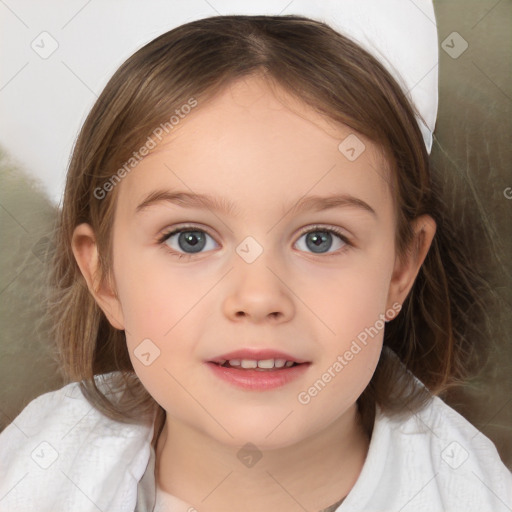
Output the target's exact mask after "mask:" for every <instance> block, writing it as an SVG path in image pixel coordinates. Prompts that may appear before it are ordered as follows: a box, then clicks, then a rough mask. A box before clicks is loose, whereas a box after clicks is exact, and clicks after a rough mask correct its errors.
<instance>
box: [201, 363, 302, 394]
mask: <svg viewBox="0 0 512 512" xmlns="http://www.w3.org/2000/svg"><path fill="white" fill-rule="evenodd" d="M206 364H207V366H209V367H210V368H211V369H212V371H213V373H214V375H216V376H217V377H219V378H220V379H223V380H225V381H226V382H229V383H230V384H233V385H235V386H238V387H239V388H242V389H250V390H254V391H265V390H268V389H275V388H279V387H281V386H284V385H285V384H288V383H289V382H291V381H293V380H294V379H297V378H298V377H300V376H301V375H303V374H304V372H305V371H306V370H307V369H308V367H309V365H310V364H311V363H303V364H298V365H297V366H292V367H290V368H283V369H279V370H271V371H270V370H267V371H259V370H252V369H248V370H237V369H236V368H226V367H225V366H220V365H218V364H215V363H212V362H207V363H206Z"/></svg>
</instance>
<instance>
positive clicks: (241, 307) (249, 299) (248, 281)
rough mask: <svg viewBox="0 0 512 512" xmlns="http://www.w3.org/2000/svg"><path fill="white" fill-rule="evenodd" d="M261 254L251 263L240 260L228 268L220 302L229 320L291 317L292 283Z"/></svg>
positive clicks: (261, 320)
mask: <svg viewBox="0 0 512 512" xmlns="http://www.w3.org/2000/svg"><path fill="white" fill-rule="evenodd" d="M264 255H265V252H264V253H263V254H262V255H261V256H260V257H259V258H258V259H257V260H256V261H254V262H252V263H246V262H245V261H243V260H239V261H237V263H236V265H235V268H234V269H233V271H232V272H230V282H229V285H228V292H227V295H226V297H225V299H224V303H223V312H224V314H225V315H226V317H228V318H229V319H230V320H232V321H241V320H242V321H243V320H246V319H247V320H250V321H252V322H255V323H261V322H265V321H271V322H274V323H276V322H277V323H282V322H288V321H290V320H291V319H292V318H293V317H294V314H295V306H294V302H293V300H292V296H293V293H292V292H291V288H292V283H289V282H287V278H286V277H285V278H283V277H282V276H280V275H279V273H278V271H277V270H275V269H274V268H273V267H274V266H275V265H272V261H271V258H270V257H264ZM269 260H270V261H269ZM288 280H289V278H288Z"/></svg>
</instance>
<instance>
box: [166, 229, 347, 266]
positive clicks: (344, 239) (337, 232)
mask: <svg viewBox="0 0 512 512" xmlns="http://www.w3.org/2000/svg"><path fill="white" fill-rule="evenodd" d="M182 231H202V232H203V233H206V234H207V235H208V236H210V237H211V238H214V237H213V236H212V235H211V234H210V233H208V231H206V230H205V229H203V228H199V227H197V226H192V225H190V226H182V227H180V228H177V229H173V230H170V231H166V232H165V233H163V234H162V235H161V236H160V237H159V238H158V240H157V242H158V244H159V245H160V246H162V247H163V249H164V250H165V251H166V252H168V253H170V254H171V256H174V257H175V258H178V259H182V258H185V259H190V258H192V257H193V256H195V254H187V253H181V252H176V251H175V250H174V249H171V248H170V247H169V246H168V245H167V244H166V243H165V242H166V241H167V240H168V239H169V238H170V237H171V236H172V235H175V234H177V233H181V232H182ZM314 231H323V232H325V233H334V234H335V235H336V236H338V237H339V238H340V239H341V240H342V242H343V243H344V244H345V245H344V246H343V247H342V248H341V249H338V250H337V251H335V252H333V253H326V254H319V255H320V256H323V257H324V258H328V257H330V256H339V255H340V254H343V253H344V252H345V251H347V250H348V249H349V248H350V247H353V244H352V243H351V242H350V241H349V239H348V238H347V237H346V235H344V234H343V233H342V232H341V231H340V230H339V229H337V228H334V227H329V228H326V227H325V226H312V227H310V228H307V229H304V230H302V231H301V232H300V234H299V237H298V238H301V237H302V236H303V235H305V234H307V233H312V232H314ZM198 254H202V253H198ZM311 254H314V253H311Z"/></svg>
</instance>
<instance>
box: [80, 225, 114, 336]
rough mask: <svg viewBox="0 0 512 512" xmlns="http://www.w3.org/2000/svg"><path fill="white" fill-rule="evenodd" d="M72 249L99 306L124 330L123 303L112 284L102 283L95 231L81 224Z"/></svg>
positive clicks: (110, 319)
mask: <svg viewBox="0 0 512 512" xmlns="http://www.w3.org/2000/svg"><path fill="white" fill-rule="evenodd" d="M71 248H72V250H73V254H74V255H75V259H76V262H77V264H78V266H79V267H80V271H81V272H82V275H83V276H84V278H85V281H86V282H87V287H88V288H89V291H90V292H91V295H92V296H93V297H94V300H95V301H96V303H97V304H98V306H99V307H100V308H101V309H102V311H103V312H104V313H105V315H106V317H107V318H108V321H109V322H110V323H111V324H112V326H113V327H115V328H116V329H119V330H124V317H123V312H122V308H121V303H120V302H119V299H118V298H117V295H116V293H115V292H114V290H113V287H112V285H111V284H110V283H106V282H100V279H99V275H100V272H99V270H100V269H99V266H98V246H97V245H96V237H95V235H94V231H93V229H92V227H91V226H90V225H89V224H85V223H84V224H79V225H78V226H77V227H76V228H75V230H74V231H73V238H72V241H71Z"/></svg>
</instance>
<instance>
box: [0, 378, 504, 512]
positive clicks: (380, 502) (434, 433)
mask: <svg viewBox="0 0 512 512" xmlns="http://www.w3.org/2000/svg"><path fill="white" fill-rule="evenodd" d="M152 438H153V425H151V424H147V425H129V424H122V423H119V422H116V421H113V420H110V419H108V418H107V417H105V416H104V415H103V414H101V413H100V412H99V411H97V410H96V409H95V408H93V407H91V405H90V404H89V403H88V402H87V400H86V399H85V398H84V397H83V396H82V393H81V391H80V389H79V387H78V384H77V383H72V384H69V385H67V386H64V387H63V388H61V389H60V390H57V391H53V392H50V393H46V394H44V395H42V396H40V397H38V398H36V399H35V400H33V401H32V402H30V403H29V404H28V405H27V407H26V408H25V409H24V410H23V411H22V412H21V414H20V415H19V416H18V417H17V418H16V419H15V420H14V421H13V422H12V423H11V424H10V425H9V426H8V427H7V428H6V429H5V430H4V431H3V432H2V433H1V434H0V511H1V512H32V511H33V512H36V511H37V512H70V511H72V512H86V511H87V512H89V511H91V512H92V511H94V512H97V511H98V510H100V511H103V512H133V511H134V509H135V504H136V500H137V484H138V482H139V480H140V479H141V477H142V475H143V474H144V471H145V469H146V466H148V460H149V455H150V445H151V440H152ZM177 502H179V500H177ZM170 510H171V511H173V510H174V509H173V508H171V509H170ZM511 510H512V473H511V472H510V471H509V470H508V469H507V467H506V466H505V465H504V464H503V462H502V461H501V459H500V457H499V454H498V452H497V450H496V448H495V446H494V444H493V443H492V442H491V441H490V440H489V439H488V438H487V437H485V436H484V435H483V434H481V433H480V432H479V431H478V430H477V429H476V428H474V427H473V426H472V425H471V424H470V423H469V422H468V421H467V420H466V419H464V418H463V417H462V416H461V415H460V414H458V413H457V412H456V411H454V410H453V409H452V408H450V407H449V406H448V405H446V404H445V403H444V402H443V401H442V400H441V399H439V398H437V397H434V398H433V400H432V402H431V403H430V405H428V406H426V407H425V408H424V409H423V410H422V411H420V412H419V413H418V414H416V415H410V416H409V417H408V418H407V419H405V420H403V421H402V422H398V421H397V420H394V419H391V418H388V417H387V416H385V415H383V414H382V411H381V410H380V408H379V407H377V413H376V420H375V426H374V430H373V434H372V439H371V442H370V447H369V451H368V455H367V459H366V461H365V464H364V466H363V469H362V472H361V474H360V476H359V478H358V480H357V482H356V484H355V486H354V487H353V488H352V490H351V491H350V493H349V494H348V496H347V498H346V499H345V501H344V502H343V503H342V504H341V505H340V506H339V507H338V509H337V512H356V511H357V512H361V511H365V512H369V511H371V512H391V511H393V512H398V511H400V512H510V511H511Z"/></svg>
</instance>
